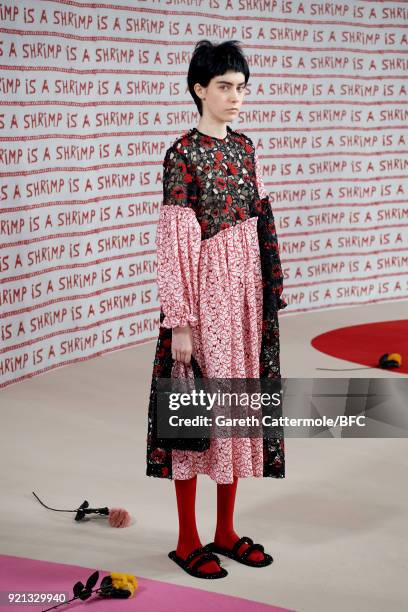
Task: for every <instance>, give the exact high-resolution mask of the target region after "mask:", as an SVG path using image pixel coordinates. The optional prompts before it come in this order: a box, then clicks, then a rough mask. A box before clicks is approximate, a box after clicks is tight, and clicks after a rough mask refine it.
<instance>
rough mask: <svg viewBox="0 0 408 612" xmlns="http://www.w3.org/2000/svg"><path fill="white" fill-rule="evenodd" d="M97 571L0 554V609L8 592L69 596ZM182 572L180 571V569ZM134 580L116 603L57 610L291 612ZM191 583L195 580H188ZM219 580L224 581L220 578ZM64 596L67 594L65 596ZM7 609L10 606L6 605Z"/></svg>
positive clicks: (94, 602)
mask: <svg viewBox="0 0 408 612" xmlns="http://www.w3.org/2000/svg"><path fill="white" fill-rule="evenodd" d="M96 569H97V568H87V567H80V566H76V565H75V566H74V565H66V564H63V563H50V562H48V561H37V560H35V559H27V558H25V557H14V556H8V555H0V592H1V596H2V600H1V603H0V608H2V609H3V608H5V607H6V605H4V604H5V602H6V594H7V593H8V592H13V593H15V592H25V593H27V592H36V593H38V592H47V593H50V592H52V593H60V592H65V593H67V594H69V598H70V597H71V593H72V586H73V585H74V584H75V582H78V581H79V580H80V581H81V582H83V583H85V582H86V580H87V578H88V577H89V576H90V575H91V574H92V573H93V572H94V571H95V570H96ZM99 571H100V576H99V580H98V582H97V584H96V587H95V588H97V587H98V586H99V584H100V581H101V580H102V578H103V576H105V575H106V574H108V573H109V572H106V571H103V570H99ZM180 571H182V570H180ZM136 578H137V580H138V584H139V586H138V589H137V590H136V592H135V596H134V598H131V599H125V600H119V599H115V600H113V599H108V600H100V599H99V598H97V597H96V596H92V597H91V598H90V599H89V600H87V601H84V602H82V601H79V600H77V601H75V602H72V603H71V604H69V605H63V606H60V607H59V608H57V610H61V611H62V612H65V610H70V609H72V610H77V609H81V610H85V609H89V610H93V611H94V612H99V610H102V611H103V610H110V611H111V612H122V611H125V610H137V611H138V612H146V611H147V610H149V611H150V612H151V611H153V612H157V611H158V610H166V612H170V611H171V610H178V611H179V612H183V611H184V610H185V611H186V612H187V610H188V611H189V612H190V611H191V610H193V609H194V610H195V612H209V610H212V609H217V610H220V611H223V610H234V612H266V610H268V611H269V612H294V611H293V610H288V609H287V608H279V607H276V606H272V605H268V604H262V603H258V602H255V601H250V600H248V599H242V598H240V597H231V596H230V595H220V594H217V593H210V592H208V591H205V590H203V589H202V588H201V587H198V586H197V587H194V588H192V587H185V586H178V585H175V584H170V583H168V582H162V581H159V580H150V579H149V578H143V577H139V576H137V575H136ZM192 580H194V581H195V582H198V581H199V579H198V578H197V579H196V578H192ZM223 580H228V577H227V578H224V579H223ZM67 596H68V595H67ZM52 605H55V604H52V603H50V604H48V603H46V604H41V605H37V604H36V605H33V604H30V605H29V606H28V605H21V604H19V605H15V606H13V607H14V608H15V609H17V608H18V609H28V608H30V610H45V609H47V608H49V607H51V606H52ZM7 607H8V609H11V608H12V606H10V605H7Z"/></svg>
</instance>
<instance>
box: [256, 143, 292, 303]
mask: <svg viewBox="0 0 408 612" xmlns="http://www.w3.org/2000/svg"><path fill="white" fill-rule="evenodd" d="M254 167H255V179H256V186H257V191H258V196H259V199H257V200H256V202H255V209H256V214H257V215H258V216H259V219H258V235H259V246H260V251H261V264H262V269H263V277H264V297H265V299H266V300H267V301H268V304H270V305H271V306H272V307H274V308H276V309H277V310H280V309H283V308H286V306H287V305H288V304H287V303H286V302H285V300H284V299H283V298H282V297H281V295H282V291H283V272H282V265H281V260H280V254H279V243H278V236H277V234H276V227H275V219H274V216H273V212H272V207H271V203H270V200H269V196H268V193H267V191H266V189H265V186H264V183H263V179H262V172H261V165H260V163H259V159H258V156H257V154H256V152H255V151H254Z"/></svg>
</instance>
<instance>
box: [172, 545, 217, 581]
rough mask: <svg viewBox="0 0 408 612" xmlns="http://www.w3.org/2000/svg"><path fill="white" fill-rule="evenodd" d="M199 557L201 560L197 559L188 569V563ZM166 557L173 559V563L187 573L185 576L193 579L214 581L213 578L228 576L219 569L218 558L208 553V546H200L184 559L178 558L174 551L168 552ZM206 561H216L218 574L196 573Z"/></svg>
mask: <svg viewBox="0 0 408 612" xmlns="http://www.w3.org/2000/svg"><path fill="white" fill-rule="evenodd" d="M203 553H205V554H203ZM199 555H202V556H201V558H200V559H198V560H197V561H196V562H195V563H193V565H192V566H191V567H189V565H188V564H189V563H190V561H192V560H193V559H195V557H198V556H199ZM168 556H169V557H170V559H173V561H174V562H175V563H177V565H179V566H180V567H182V568H183V570H184V571H185V572H187V574H190V576H194V577H195V578H210V579H215V578H224V576H228V572H227V570H226V569H224V568H223V567H221V561H220V559H219V557H217V555H214V553H212V552H211V551H210V549H209V548H208V545H207V546H200V547H199V548H196V549H195V550H193V551H192V552H191V553H190V554H189V555H188V557H187V558H186V559H182V558H181V557H179V556H178V555H177V553H176V551H175V550H172V551H171V552H169V555H168ZM207 561H216V562H217V563H218V565H219V566H220V571H219V572H200V571H198V568H199V567H200V566H201V565H204V563H207Z"/></svg>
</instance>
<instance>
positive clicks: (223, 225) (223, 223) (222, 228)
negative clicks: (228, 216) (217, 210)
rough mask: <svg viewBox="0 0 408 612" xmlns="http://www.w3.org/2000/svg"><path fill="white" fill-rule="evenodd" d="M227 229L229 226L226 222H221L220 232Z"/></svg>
mask: <svg viewBox="0 0 408 612" xmlns="http://www.w3.org/2000/svg"><path fill="white" fill-rule="evenodd" d="M228 227H231V226H230V224H229V223H227V222H226V221H223V222H222V223H221V225H220V230H224V229H227V228H228Z"/></svg>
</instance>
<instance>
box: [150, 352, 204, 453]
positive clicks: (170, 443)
mask: <svg viewBox="0 0 408 612" xmlns="http://www.w3.org/2000/svg"><path fill="white" fill-rule="evenodd" d="M175 363H176V361H175V360H174V359H173V358H172V356H171V353H170V355H169V357H167V358H166V359H165V362H164V365H163V369H162V373H161V378H172V371H173V366H174V364H175ZM185 367H186V368H191V371H192V373H193V375H194V376H191V377H189V379H188V384H189V388H190V389H191V388H192V387H193V386H194V379H195V378H203V373H202V371H201V368H200V366H199V365H198V363H197V360H196V359H195V357H194V356H193V355H191V362H190V364H189V365H186V366H185ZM158 409H159V408H158V402H157V394H156V401H155V406H154V419H153V431H154V432H155V434H157V410H158ZM156 442H157V446H159V447H160V448H164V449H166V450H173V449H174V450H192V451H200V452H202V451H205V450H208V449H209V448H210V439H209V438H158V437H157V438H156Z"/></svg>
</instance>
